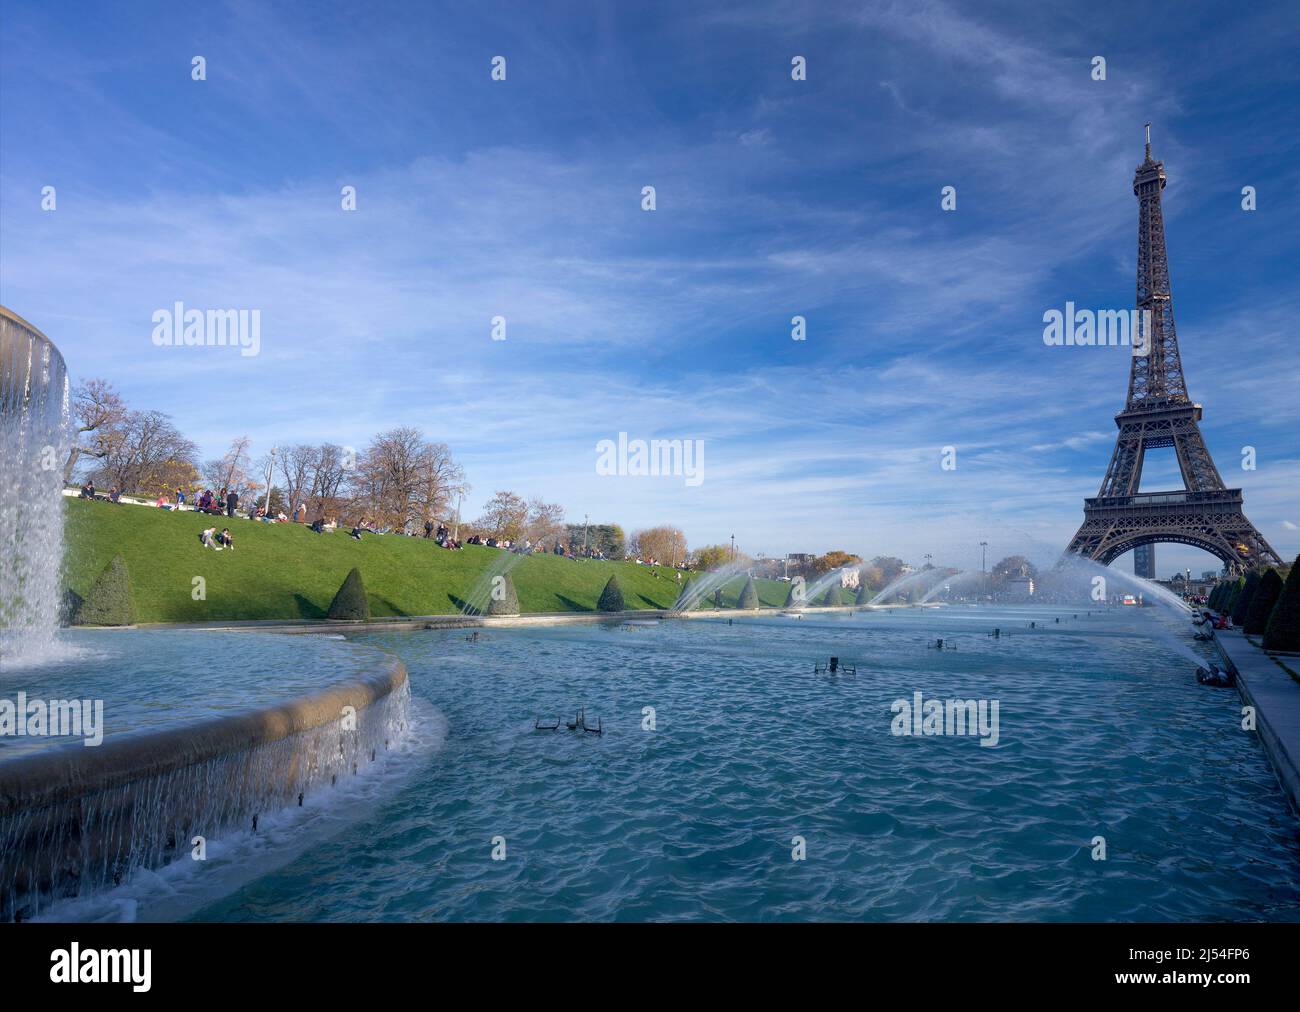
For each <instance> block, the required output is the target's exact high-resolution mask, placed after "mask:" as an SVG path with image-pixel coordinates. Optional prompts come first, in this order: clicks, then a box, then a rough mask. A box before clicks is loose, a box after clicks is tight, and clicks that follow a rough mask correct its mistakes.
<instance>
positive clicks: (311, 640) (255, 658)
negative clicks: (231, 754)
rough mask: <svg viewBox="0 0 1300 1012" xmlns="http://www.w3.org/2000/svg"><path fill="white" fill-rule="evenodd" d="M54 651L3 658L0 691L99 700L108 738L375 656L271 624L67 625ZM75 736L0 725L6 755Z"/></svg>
mask: <svg viewBox="0 0 1300 1012" xmlns="http://www.w3.org/2000/svg"><path fill="white" fill-rule="evenodd" d="M58 651H59V657H60V661H59V663H57V664H42V665H39V666H33V667H19V666H16V665H12V666H11V665H8V664H6V665H5V666H4V668H3V669H0V699H7V700H9V701H10V702H11V703H13V704H14V705H15V706H16V705H17V700H18V692H19V691H22V692H25V693H26V695H27V700H28V701H32V700H43V701H49V700H52V699H81V700H91V701H95V700H100V701H102V702H103V720H104V727H103V731H104V736H105V738H106V739H107V738H108V737H111V736H113V735H119V734H127V733H130V732H136V731H157V730H161V729H162V728H167V727H176V726H179V725H182V724H192V723H194V722H195V721H199V720H208V719H211V718H213V717H221V716H226V715H228V714H231V713H240V712H243V711H245V710H251V709H256V708H257V707H260V706H266V705H268V704H271V703H275V702H279V701H282V700H285V699H291V698H293V697H294V696H299V695H302V694H303V693H304V692H309V691H314V690H316V689H320V688H322V687H324V686H328V685H333V684H334V683H336V682H342V681H346V680H347V679H348V678H349V677H352V676H354V675H356V674H359V673H362V672H364V671H366V670H367V669H369V668H370V667H372V666H373V655H372V654H371V653H370V652H369V651H367V650H364V649H361V648H358V647H356V646H353V645H352V644H349V643H342V642H339V641H338V640H337V639H330V638H327V637H323V636H284V635H277V634H274V633H243V632H238V633H235V632H230V633H219V632H188V631H180V630H163V629H148V630H114V629H65V630H62V631H61V632H60V633H59V641H58ZM76 740H77V739H75V738H73V737H70V736H62V737H59V736H53V735H50V736H44V735H43V736H39V737H31V736H27V735H24V736H21V737H19V736H10V735H0V760H3V759H6V758H12V757H14V756H16V755H19V754H21V753H24V752H31V751H33V750H35V749H39V748H48V747H50V746H52V745H63V744H68V743H70V742H73V743H75V741H76Z"/></svg>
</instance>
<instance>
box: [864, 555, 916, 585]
mask: <svg viewBox="0 0 1300 1012" xmlns="http://www.w3.org/2000/svg"><path fill="white" fill-rule="evenodd" d="M871 564H872V565H873V566H875V567H876V568H877V569H879V570H880V579H881V580H882V581H883V583H882V585H883V584H887V583H891V582H893V581H894V580H896V579H898V577H900V576H902V575H903V567H904V566H905V565H907V563H905V562H904V561H903V560H902V559H897V558H895V557H894V556H892V555H877V556H876V557H875V558H874V559H872V560H871Z"/></svg>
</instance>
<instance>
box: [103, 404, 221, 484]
mask: <svg viewBox="0 0 1300 1012" xmlns="http://www.w3.org/2000/svg"><path fill="white" fill-rule="evenodd" d="M110 431H111V434H112V438H111V439H109V440H108V441H107V442H108V446H107V452H106V453H105V455H104V457H103V458H102V460H101V461H100V465H99V467H97V468H96V469H95V471H94V472H93V474H92V477H93V478H94V480H95V481H96V482H97V483H100V484H112V485H116V486H117V487H118V489H120V490H121V491H123V492H141V493H145V494H148V495H150V496H153V495H156V494H159V493H165V492H170V491H171V490H172V489H173V488H175V487H176V486H177V485H180V486H181V487H184V486H185V484H187V483H192V482H193V480H194V478H196V477H197V475H198V471H197V468H196V467H195V464H194V458H195V456H196V454H197V453H198V447H196V446H195V445H194V444H193V443H192V442H191V441H190V440H188V439H186V438H185V437H184V436H183V435H181V433H180V431H179V430H178V429H177V428H176V426H175V425H173V424H172V420H171V419H170V418H169V417H168V416H167V415H164V414H163V413H162V412H160V411H132V412H129V413H128V414H127V416H126V420H125V423H124V424H123V426H122V427H121V429H120V430H110Z"/></svg>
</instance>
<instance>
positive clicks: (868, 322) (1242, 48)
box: [0, 0, 1300, 575]
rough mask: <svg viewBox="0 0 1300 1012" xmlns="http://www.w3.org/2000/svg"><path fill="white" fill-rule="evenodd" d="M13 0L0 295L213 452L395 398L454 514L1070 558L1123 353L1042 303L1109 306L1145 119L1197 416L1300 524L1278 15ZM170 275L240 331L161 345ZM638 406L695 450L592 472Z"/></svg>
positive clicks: (173, 297)
mask: <svg viewBox="0 0 1300 1012" xmlns="http://www.w3.org/2000/svg"><path fill="white" fill-rule="evenodd" d="M0 6H2V9H3V23H2V26H0V47H2V56H3V59H2V60H0V67H2V69H0V223H2V225H3V243H2V244H0V289H2V296H3V298H2V300H0V301H3V302H4V304H5V305H7V306H9V307H10V308H12V309H13V310H14V311H16V312H18V313H19V314H20V315H22V316H25V317H26V318H27V319H29V320H31V321H32V322H33V323H35V324H36V325H37V326H39V327H41V328H42V329H43V330H44V331H45V332H46V333H48V334H49V335H50V336H51V337H52V338H53V339H54V340H55V342H56V343H57V344H58V345H59V346H60V347H61V349H62V351H63V352H64V355H65V358H66V359H67V361H68V363H69V366H70V369H71V371H72V373H73V375H74V378H86V377H90V376H101V377H104V378H107V379H109V380H111V381H112V382H114V383H115V384H116V385H117V386H118V388H119V389H120V390H121V391H122V392H123V393H124V394H125V395H126V396H127V398H128V399H129V401H130V402H131V403H132V405H133V406H136V407H142V408H143V407H148V408H155V409H158V410H162V411H166V412H168V413H170V414H171V415H172V416H173V417H174V418H175V420H176V421H177V423H178V424H179V425H180V426H181V428H182V429H183V430H184V431H185V432H186V434H187V435H189V436H190V437H191V438H193V439H194V440H196V441H197V442H198V443H199V444H200V446H201V447H202V450H203V454H204V456H205V457H207V456H217V455H219V454H220V453H221V452H222V451H223V450H224V448H225V446H226V445H227V444H228V443H229V441H230V439H231V438H232V437H234V436H238V435H241V434H245V433H247V434H248V435H250V436H251V437H252V438H253V441H254V451H255V453H261V452H264V451H265V450H266V449H268V448H269V447H271V446H272V445H277V444H288V443H295V442H322V441H332V442H336V443H340V444H343V445H348V446H357V447H360V446H363V445H364V444H365V442H366V440H367V438H368V437H369V436H370V435H371V434H373V433H374V432H376V431H379V430H381V429H384V428H388V427H392V426H395V425H408V424H409V425H415V426H418V427H419V428H421V429H422V430H424V431H425V432H426V433H427V434H428V435H429V436H430V437H432V438H435V439H438V440H442V441H445V442H447V443H448V444H450V446H451V447H452V449H453V452H454V453H455V454H456V456H457V457H458V459H459V460H460V461H461V462H462V463H463V464H464V466H465V468H466V472H467V477H468V480H469V481H470V482H471V484H472V485H473V491H472V493H471V495H470V496H469V498H468V500H467V502H466V506H465V512H466V514H467V515H470V516H472V515H475V514H476V513H477V512H478V510H479V507H480V506H481V505H482V503H483V502H484V501H485V500H486V499H487V498H488V497H489V496H490V495H491V494H492V493H493V491H495V490H497V489H503V488H509V489H513V490H516V491H518V492H521V493H523V494H525V495H540V496H542V497H544V498H546V499H548V500H554V501H559V502H561V503H563V504H564V505H565V507H566V509H567V511H568V515H569V518H570V519H575V518H576V519H578V520H580V519H581V518H582V516H583V514H584V513H589V514H590V515H591V517H592V519H593V520H601V521H615V522H619V523H622V524H623V525H624V526H625V527H626V528H628V529H633V528H637V527H642V526H649V525H652V524H656V523H665V522H667V523H675V524H678V525H680V526H681V527H683V529H684V530H685V531H686V533H687V536H688V538H689V539H690V541H691V543H692V544H696V545H698V544H704V543H708V542H717V541H725V540H726V539H727V538H728V536H730V535H731V534H735V535H736V539H737V543H738V544H739V545H740V546H741V547H743V548H744V549H746V550H748V551H750V552H760V551H761V552H765V553H768V554H780V553H783V552H786V551H825V550H828V549H831V548H845V549H848V550H851V551H856V552H859V553H864V554H867V555H875V554H879V553H888V554H898V555H902V556H904V557H905V558H909V559H911V560H913V561H918V562H919V561H920V559H921V556H922V555H923V554H924V553H927V552H929V553H932V554H933V555H934V557H935V561H936V562H938V561H943V562H946V563H949V564H952V565H959V566H978V565H979V548H978V546H977V543H978V542H979V541H980V540H988V541H990V543H991V544H990V548H989V552H990V555H991V558H998V557H1001V556H1002V555H1005V554H1011V553H1012V552H1021V551H1023V552H1026V553H1027V554H1030V555H1031V556H1032V557H1034V558H1036V559H1038V560H1041V561H1045V562H1049V561H1050V560H1051V558H1052V557H1053V556H1054V554H1055V552H1056V551H1058V550H1059V549H1060V548H1061V547H1063V546H1064V545H1065V543H1066V542H1067V541H1068V540H1069V537H1070V535H1071V534H1072V533H1073V532H1074V530H1075V528H1076V527H1077V526H1078V523H1079V521H1080V519H1081V516H1082V499H1083V497H1084V496H1086V495H1094V494H1095V493H1096V491H1097V487H1098V485H1099V484H1100V481H1101V478H1102V474H1103V473H1104V471H1105V467H1106V463H1107V460H1108V459H1109V455H1110V451H1111V449H1112V446H1113V437H1114V432H1115V428H1114V423H1113V420H1112V419H1113V416H1114V414H1115V412H1116V411H1118V410H1119V409H1120V408H1121V407H1122V404H1123V399H1124V395H1125V390H1126V384H1127V371H1128V364H1129V363H1128V358H1127V350H1126V349H1122V348H1114V349H1099V348H1051V347H1047V346H1045V345H1044V343H1043V341H1042V329H1043V323H1042V315H1043V313H1044V312H1045V311H1046V310H1048V309H1051V308H1062V307H1063V306H1064V303H1065V301H1066V300H1071V301H1074V302H1075V303H1076V304H1077V305H1079V306H1086V307H1091V308H1096V309H1102V308H1117V309H1118V308H1128V307H1131V306H1132V305H1133V299H1134V294H1133V293H1134V256H1135V246H1136V202H1135V200H1134V198H1133V195H1132V192H1131V182H1132V176H1133V170H1134V167H1135V166H1136V164H1137V163H1138V161H1140V160H1141V155H1142V124H1143V123H1144V122H1145V121H1147V120H1150V121H1151V122H1152V123H1153V139H1154V148H1155V154H1156V156H1157V157H1159V158H1161V159H1163V160H1164V162H1165V165H1166V169H1167V171H1168V173H1169V187H1168V189H1167V190H1166V191H1165V210H1166V223H1167V229H1168V240H1169V252H1170V264H1171V273H1172V279H1173V291H1174V306H1175V315H1176V319H1177V323H1178V331H1179V336H1180V340H1181V343H1182V353H1183V363H1184V368H1185V371H1186V373H1187V378H1188V384H1189V388H1190V390H1191V393H1192V396H1193V397H1194V398H1195V399H1196V400H1198V401H1199V402H1201V403H1202V404H1203V405H1204V406H1205V419H1204V422H1203V427H1204V432H1205V435H1206V438H1207V440H1208V442H1209V445H1210V448H1211V450H1212V452H1213V453H1214V455H1215V457H1216V460H1217V462H1218V464H1219V468H1220V470H1221V471H1222V472H1223V474H1224V477H1225V480H1226V481H1227V482H1228V484H1229V485H1233V486H1236V485H1240V486H1241V487H1243V488H1244V489H1245V495H1246V505H1247V512H1248V514H1249V515H1250V517H1251V518H1252V519H1253V520H1254V522H1255V523H1256V525H1257V526H1258V527H1260V528H1261V530H1262V531H1263V532H1264V534H1265V536H1266V537H1267V538H1268V539H1269V540H1270V541H1271V542H1272V544H1273V546H1274V547H1275V548H1276V549H1277V550H1278V551H1279V552H1280V553H1281V554H1282V555H1284V556H1287V557H1291V556H1293V555H1294V554H1295V553H1296V552H1297V551H1298V550H1300V529H1297V525H1300V504H1298V503H1297V492H1298V490H1300V445H1298V441H1297V438H1296V433H1297V431H1300V398H1297V380H1298V379H1300V346H1298V344H1297V339H1296V321H1297V319H1300V283H1298V282H1297V271H1296V264H1297V254H1298V253H1300V228H1297V211H1300V196H1298V194H1300V159H1298V158H1297V136H1298V135H1300V132H1298V130H1297V127H1298V126H1300V123H1298V122H1297V121H1298V119H1300V116H1298V114H1297V109H1300V58H1298V57H1297V52H1298V51H1300V46H1297V41H1298V40H1300V32H1297V28H1300V11H1297V9H1296V8H1295V7H1294V5H1290V4H1281V3H1279V4H1275V5H1274V4H1260V5H1251V6H1249V7H1240V6H1238V7H1229V6H1225V5H1210V4H1200V3H1186V4H1180V5H1179V6H1178V11H1177V14H1176V16H1171V15H1170V13H1169V9H1168V6H1167V5H1157V4H1150V5H1141V4H1134V3H1131V2H1129V3H1123V4H1107V3H1100V4H1099V3H1088V4H1079V5H1077V6H1075V7H1074V8H1073V10H1072V11H1070V10H1066V9H1065V8H1064V7H1062V5H1056V4H1052V5H1038V4H1023V5H1012V4H1003V3H981V4H967V5H960V6H959V5H956V4H952V5H946V4H940V3H933V4H930V3H899V4H888V3H857V4H835V3H816V4H799V3H790V2H779V3H770V4H768V3H744V4H700V3H682V4H676V3H660V4H653V5H634V4H625V3H607V4H578V3H568V4H548V3H528V4H514V5H497V4H485V3H476V4H473V5H464V4H410V5H402V4H387V3H376V4H367V5H363V6H358V5H355V4H349V5H337V6H336V5H332V4H328V3H323V2H322V3H311V4H290V3H275V4H270V3H260V4H255V3H213V4H205V5H202V7H201V9H193V10H190V9H182V5H176V4H170V3H158V4H153V3H114V4H82V3H54V4H51V3H48V2H42V3H15V2H12V0H4V2H3V4H2V5H0ZM408 6H409V9H408ZM196 8H197V5H196ZM1144 12H1145V13H1144ZM1148 23H1149V24H1151V25H1152V26H1154V27H1152V28H1149V29H1148V28H1146V27H1145V25H1147V24H1148ZM195 55H202V56H203V57H204V58H205V59H206V61H207V80H206V81H193V80H191V77H190V69H191V60H192V57H194V56H195ZM496 55H503V56H505V57H506V61H507V62H506V66H507V75H506V80H505V81H492V80H491V77H490V70H491V60H492V58H493V57H494V56H496ZM796 55H802V56H804V57H806V59H807V68H808V69H807V80H806V81H793V80H792V79H791V75H790V67H791V63H790V61H791V58H792V57H793V56H796ZM1097 55H1101V56H1104V57H1105V58H1106V61H1107V77H1106V80H1105V81H1094V80H1092V78H1091V69H1092V66H1091V61H1092V58H1093V57H1094V56H1097ZM48 185H52V186H55V187H56V188H57V200H58V205H57V210H56V211H54V212H46V211H42V210H41V207H40V198H41V188H42V187H43V186H48ZM345 185H350V186H355V187H356V190H357V210H356V211H355V212H345V211H343V210H342V209H341V207H340V189H341V187H343V186H345ZM647 185H651V186H654V187H655V188H656V192H657V209H656V210H655V211H654V212H646V211H642V210H641V189H642V187H643V186H647ZM1246 185H1250V186H1254V187H1256V190H1257V193H1258V205H1259V206H1258V210H1257V211H1254V212H1245V211H1243V210H1242V209H1241V203H1240V202H1241V195H1240V191H1241V188H1242V187H1243V186H1246ZM944 186H954V187H956V190H957V210H956V211H954V212H944V211H942V210H941V209H940V191H941V188H942V187H944ZM177 300H181V301H183V302H184V303H185V304H186V305H187V306H189V307H197V308H258V309H260V310H261V314H262V347H261V353H260V354H259V355H257V356H255V357H244V358H241V357H240V356H239V355H237V354H235V353H233V352H231V351H229V350H227V349H220V348H185V349H175V348H157V347H155V346H154V345H153V344H152V343H151V341H150V334H151V332H152V323H151V316H152V314H153V312H154V311H155V310H156V309H159V308H162V307H170V306H171V305H172V304H173V303H174V302H175V301H177ZM497 315H501V316H504V317H506V320H507V338H506V340H505V341H492V340H491V337H490V329H489V321H490V320H491V318H492V317H493V316H497ZM795 315H801V316H804V317H805V318H806V319H807V321H808V322H807V326H808V336H807V340H805V341H802V342H796V341H792V340H791V338H790V319H791V317H792V316H795ZM620 431H624V432H627V433H629V435H630V436H631V437H633V438H638V437H639V438H646V439H649V438H684V439H702V440H704V444H705V480H704V481H703V483H702V484H700V485H699V486H698V487H688V486H686V484H685V483H684V481H683V480H682V479H680V478H676V479H674V478H636V477H609V476H601V475H598V474H597V473H596V469H595V460H596V449H595V447H596V444H597V442H598V441H600V440H602V439H607V438H610V439H613V438H617V436H618V433H619V432H620ZM1246 445H1250V446H1254V447H1255V448H1256V452H1257V457H1258V467H1257V469H1256V470H1254V471H1243V470H1242V469H1241V467H1240V461H1241V448H1242V447H1243V446H1246ZM945 446H953V447H955V448H956V451H957V457H956V460H957V467H956V469H955V470H951V471H945V470H943V469H942V467H941V459H942V449H943V447H945ZM1147 473H1148V481H1147V482H1145V485H1144V487H1147V488H1151V487H1168V486H1169V485H1171V484H1172V483H1173V477H1174V474H1175V469H1174V468H1173V466H1172V459H1171V458H1170V459H1166V460H1165V461H1163V462H1162V461H1160V460H1158V459H1151V460H1149V464H1148V472H1147ZM1158 558H1159V563H1160V567H1159V568H1160V572H1161V575H1167V573H1168V572H1169V571H1170V570H1171V569H1172V568H1173V567H1174V566H1178V567H1179V568H1181V567H1182V566H1184V565H1185V566H1190V567H1192V568H1193V570H1194V571H1196V572H1199V571H1200V570H1201V569H1206V568H1214V567H1215V566H1216V565H1217V564H1216V563H1215V562H1214V560H1213V559H1211V558H1210V557H1209V556H1206V555H1204V554H1202V553H1200V552H1197V551H1195V550H1192V549H1181V548H1177V547H1175V546H1161V547H1160V548H1159V549H1158ZM1123 564H1124V565H1127V560H1125V562H1124V563H1123Z"/></svg>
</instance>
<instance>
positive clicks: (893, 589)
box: [867, 569, 945, 606]
mask: <svg viewBox="0 0 1300 1012" xmlns="http://www.w3.org/2000/svg"><path fill="white" fill-rule="evenodd" d="M936 575H937V576H938V578H939V580H940V582H942V581H943V579H944V578H945V573H944V571H943V570H941V569H922V570H920V571H919V572H916V573H904V574H903V575H902V576H900V577H897V578H896V579H894V580H893V581H891V582H890V583H889V584H888V585H886V586H885V587H884V589H882V590H881V591H880V592H879V593H878V594H876V596H875V597H873V598H872V599H871V600H870V601H868V602H867V604H868V606H870V605H873V604H879V603H880V602H881V601H883V600H885V599H886V598H888V597H892V596H893V595H894V594H897V593H898V592H899V591H902V590H910V589H911V588H912V586H913V585H919V584H922V583H925V584H926V589H929V581H930V580H933V579H934V578H935V576H936Z"/></svg>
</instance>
